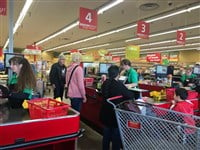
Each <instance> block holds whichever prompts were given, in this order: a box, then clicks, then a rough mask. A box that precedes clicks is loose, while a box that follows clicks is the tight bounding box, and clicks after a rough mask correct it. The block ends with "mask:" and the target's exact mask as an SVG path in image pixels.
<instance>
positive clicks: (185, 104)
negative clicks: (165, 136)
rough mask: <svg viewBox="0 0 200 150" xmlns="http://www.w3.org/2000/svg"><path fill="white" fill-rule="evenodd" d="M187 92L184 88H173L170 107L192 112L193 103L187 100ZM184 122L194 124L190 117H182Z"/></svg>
mask: <svg viewBox="0 0 200 150" xmlns="http://www.w3.org/2000/svg"><path fill="white" fill-rule="evenodd" d="M187 97H188V93H187V90H185V89H184V88H178V89H176V90H175V95H174V100H172V105H171V107H170V109H172V110H174V111H178V112H181V113H186V114H191V115H193V114H194V105H193V103H192V102H191V101H189V100H187ZM183 120H184V123H187V124H188V125H193V126H194V125H195V123H194V120H193V119H192V118H190V117H185V118H183Z"/></svg>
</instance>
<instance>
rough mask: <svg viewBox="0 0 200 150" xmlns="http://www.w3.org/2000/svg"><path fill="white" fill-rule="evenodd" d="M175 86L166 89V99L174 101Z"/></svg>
mask: <svg viewBox="0 0 200 150" xmlns="http://www.w3.org/2000/svg"><path fill="white" fill-rule="evenodd" d="M175 90H176V89H175V88H167V89H166V99H167V101H172V100H173V99H174V93H175Z"/></svg>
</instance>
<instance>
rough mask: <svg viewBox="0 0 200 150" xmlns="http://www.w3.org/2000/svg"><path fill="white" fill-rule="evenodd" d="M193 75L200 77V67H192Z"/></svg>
mask: <svg viewBox="0 0 200 150" xmlns="http://www.w3.org/2000/svg"><path fill="white" fill-rule="evenodd" d="M193 73H194V74H197V75H200V66H197V67H194V70H193Z"/></svg>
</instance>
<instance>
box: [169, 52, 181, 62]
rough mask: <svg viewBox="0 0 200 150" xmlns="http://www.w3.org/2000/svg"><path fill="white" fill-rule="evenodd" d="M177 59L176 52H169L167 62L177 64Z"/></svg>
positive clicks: (177, 54)
mask: <svg viewBox="0 0 200 150" xmlns="http://www.w3.org/2000/svg"><path fill="white" fill-rule="evenodd" d="M178 57H179V53H178V52H170V54H169V61H170V62H177V61H178Z"/></svg>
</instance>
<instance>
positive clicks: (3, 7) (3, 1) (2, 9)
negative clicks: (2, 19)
mask: <svg viewBox="0 0 200 150" xmlns="http://www.w3.org/2000/svg"><path fill="white" fill-rule="evenodd" d="M6 13H7V0H0V16H1V15H2V16H6Z"/></svg>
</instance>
